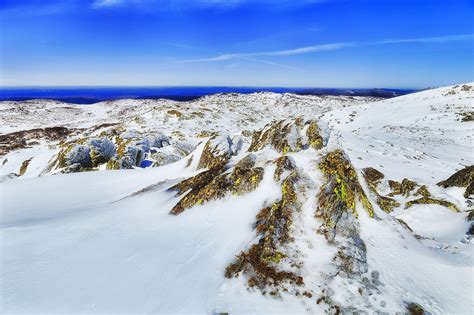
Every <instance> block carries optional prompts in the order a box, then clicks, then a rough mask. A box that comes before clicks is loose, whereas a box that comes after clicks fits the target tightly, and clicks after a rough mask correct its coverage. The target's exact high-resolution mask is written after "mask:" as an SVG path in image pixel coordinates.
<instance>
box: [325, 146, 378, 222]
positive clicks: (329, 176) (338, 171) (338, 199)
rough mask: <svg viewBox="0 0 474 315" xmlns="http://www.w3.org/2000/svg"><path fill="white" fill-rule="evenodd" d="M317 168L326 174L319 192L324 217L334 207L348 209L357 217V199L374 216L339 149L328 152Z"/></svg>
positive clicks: (367, 200) (327, 216)
mask: <svg viewBox="0 0 474 315" xmlns="http://www.w3.org/2000/svg"><path fill="white" fill-rule="evenodd" d="M319 168H320V169H321V171H322V172H323V174H324V175H325V176H326V184H325V185H324V187H323V188H322V189H321V193H320V210H321V211H323V216H324V217H325V218H326V219H329V218H330V216H331V212H332V211H334V210H336V209H341V210H343V211H344V212H345V211H350V212H351V213H352V214H354V216H355V217H357V216H358V215H357V210H356V200H357V199H358V200H359V201H360V202H361V203H362V206H363V207H364V209H365V210H366V211H367V213H368V214H369V215H370V216H371V217H373V216H374V210H373V207H372V204H371V203H370V201H369V199H368V198H367V196H366V194H365V192H364V190H363V189H362V187H361V186H360V184H359V180H358V177H357V173H356V171H355V169H354V167H353V166H352V164H351V163H350V162H349V159H348V158H347V157H346V156H345V155H344V153H343V152H342V151H341V150H335V151H332V152H329V153H328V154H327V155H326V156H325V157H324V158H323V160H322V161H321V162H320V163H319ZM328 223H329V222H328ZM329 225H332V224H329Z"/></svg>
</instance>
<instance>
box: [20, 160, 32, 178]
mask: <svg viewBox="0 0 474 315" xmlns="http://www.w3.org/2000/svg"><path fill="white" fill-rule="evenodd" d="M32 159H33V158H32V157H31V158H29V159H27V160H24V161H23V163H21V166H20V171H19V175H20V176H23V175H25V173H26V170H27V169H28V165H30V162H31V160H32Z"/></svg>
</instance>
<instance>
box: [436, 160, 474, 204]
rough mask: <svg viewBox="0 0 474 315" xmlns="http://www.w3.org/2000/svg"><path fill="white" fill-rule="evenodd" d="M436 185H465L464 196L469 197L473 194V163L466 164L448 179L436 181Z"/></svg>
mask: <svg viewBox="0 0 474 315" xmlns="http://www.w3.org/2000/svg"><path fill="white" fill-rule="evenodd" d="M438 186H441V187H444V188H448V187H466V191H465V192H464V198H470V197H471V196H472V195H473V194H474V165H471V166H466V167H465V168H463V169H462V170H459V171H457V172H456V173H454V174H453V175H451V176H450V177H449V178H448V179H446V180H443V181H441V182H439V183H438Z"/></svg>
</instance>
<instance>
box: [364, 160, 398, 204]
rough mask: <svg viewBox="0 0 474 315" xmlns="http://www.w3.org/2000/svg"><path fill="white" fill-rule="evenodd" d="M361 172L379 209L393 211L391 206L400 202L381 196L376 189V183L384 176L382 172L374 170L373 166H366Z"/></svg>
mask: <svg viewBox="0 0 474 315" xmlns="http://www.w3.org/2000/svg"><path fill="white" fill-rule="evenodd" d="M362 174H363V175H364V179H365V181H366V182H367V185H368V186H369V188H370V190H371V191H372V192H373V193H374V194H375V195H376V197H377V199H376V202H377V205H378V206H379V207H380V209H382V210H383V211H385V212H387V213H390V212H392V211H393V208H396V207H399V206H400V204H399V203H398V202H397V201H395V200H394V199H392V198H390V197H386V196H382V195H380V194H379V192H378V191H377V186H378V184H379V183H380V181H381V180H382V179H384V177H385V175H384V174H383V173H382V172H380V171H378V170H376V169H375V168H373V167H368V168H364V169H363V170H362Z"/></svg>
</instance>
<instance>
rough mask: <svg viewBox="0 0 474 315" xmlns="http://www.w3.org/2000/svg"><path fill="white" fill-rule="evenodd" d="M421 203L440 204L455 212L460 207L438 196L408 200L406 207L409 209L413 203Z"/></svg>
mask: <svg viewBox="0 0 474 315" xmlns="http://www.w3.org/2000/svg"><path fill="white" fill-rule="evenodd" d="M421 204H437V205H440V206H444V207H447V208H449V209H451V210H453V211H455V212H459V209H458V207H457V206H456V205H455V204H453V203H452V202H449V201H446V200H441V199H436V198H431V197H421V198H419V199H415V200H411V201H408V202H406V203H405V209H408V208H410V207H411V206H413V205H421Z"/></svg>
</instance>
